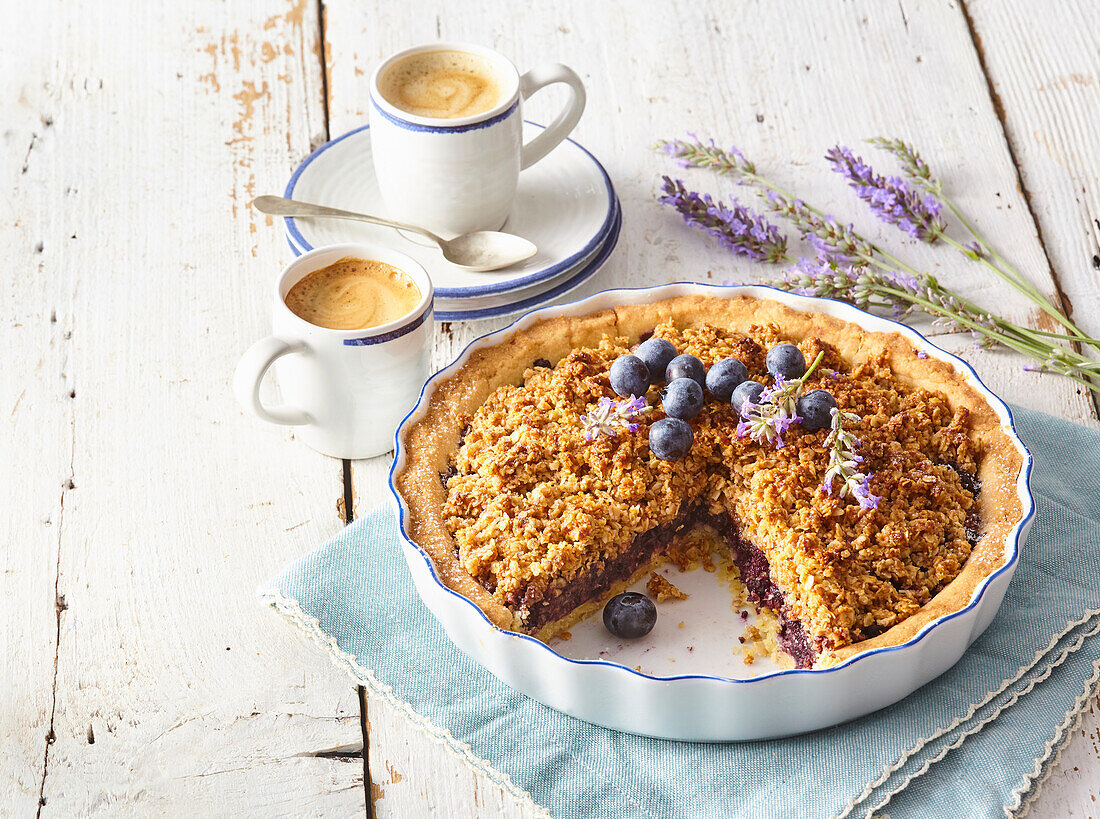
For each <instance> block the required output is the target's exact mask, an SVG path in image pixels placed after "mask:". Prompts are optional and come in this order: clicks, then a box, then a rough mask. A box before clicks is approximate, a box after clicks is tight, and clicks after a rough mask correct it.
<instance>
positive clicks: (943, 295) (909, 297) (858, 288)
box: [772, 256, 1001, 348]
mask: <svg viewBox="0 0 1100 819" xmlns="http://www.w3.org/2000/svg"><path fill="white" fill-rule="evenodd" d="M772 284H774V285H775V286H777V287H779V288H781V289H783V290H790V291H791V292H794V293H797V294H799V295H800V296H818V297H820V298H826V299H837V300H838V301H846V302H848V303H849V304H853V305H855V306H856V307H858V308H860V309H861V310H869V309H871V308H885V307H888V308H891V309H892V310H893V311H894V315H895V317H898V318H900V317H903V316H905V315H907V314H908V313H909V312H910V311H912V310H913V308H914V307H917V308H920V309H921V310H922V311H924V312H925V313H927V314H929V315H930V316H932V323H933V324H935V325H936V326H939V327H944V328H946V329H948V330H950V331H951V332H953V333H960V332H967V331H969V332H970V333H971V335H972V336H973V337H974V343H975V344H976V345H978V346H981V347H986V348H989V347H992V346H993V345H994V344H995V343H996V341H997V337H998V336H999V335H1000V334H1001V327H1000V326H999V325H998V322H997V319H996V318H995V317H994V316H992V315H991V314H989V313H986V312H983V311H980V310H976V309H974V308H973V307H972V306H971V305H969V304H968V303H966V302H964V301H963V300H962V299H961V298H960V297H959V296H958V295H956V294H955V293H953V292H951V291H950V290H948V289H947V288H945V287H943V286H942V285H940V283H939V282H938V281H936V280H935V279H933V278H932V277H931V276H923V275H922V276H920V277H917V276H913V275H911V274H909V273H900V272H898V271H889V270H882V269H878V268H873V267H871V266H870V265H867V264H860V265H841V264H838V263H837V262H836V261H835V260H833V259H830V258H827V257H825V256H819V257H818V259H817V260H810V259H799V260H798V262H797V263H796V264H795V265H794V266H793V267H791V268H789V269H788V270H787V271H785V272H784V274H783V277H782V279H780V280H778V281H773V282H772Z"/></svg>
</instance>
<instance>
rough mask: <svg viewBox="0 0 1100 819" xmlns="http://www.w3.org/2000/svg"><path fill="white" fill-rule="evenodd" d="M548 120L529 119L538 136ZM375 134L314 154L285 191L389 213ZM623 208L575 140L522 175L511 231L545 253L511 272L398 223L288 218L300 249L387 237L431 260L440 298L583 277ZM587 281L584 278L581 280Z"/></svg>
mask: <svg viewBox="0 0 1100 819" xmlns="http://www.w3.org/2000/svg"><path fill="white" fill-rule="evenodd" d="M541 129H542V126H541V125H536V124H534V123H530V122H525V123H524V135H525V138H526V139H530V138H531V137H532V136H533V135H534V134H536V133H537V132H538V131H540V130H541ZM370 151H371V147H370V132H369V130H368V126H366V125H364V126H363V127H361V128H357V129H355V130H354V131H349V132H348V133H346V134H344V135H343V136H341V137H337V138H336V139H334V140H332V141H331V142H327V143H325V144H324V145H322V146H321V147H320V148H318V149H317V150H316V151H314V152H313V153H312V154H310V155H309V157H307V158H306V160H305V161H304V162H303V163H302V164H301V165H299V166H298V169H297V170H296V171H295V172H294V175H293V176H292V177H291V178H290V182H289V183H288V184H287V187H286V192H285V196H287V197H288V198H293V199H300V200H302V201H305V202H314V203H317V204H321V205H329V206H331V207H337V208H344V209H346V210H353V211H359V212H361V213H371V214H376V215H380V216H385V209H384V206H383V204H382V201H381V197H380V195H379V193H378V185H377V182H376V180H375V176H374V166H373V164H372V162H371V152H370ZM616 213H617V205H616V198H615V192H614V189H613V187H612V185H611V180H610V178H608V176H607V172H606V171H605V170H604V169H603V166H602V165H600V163H599V162H598V161H597V160H596V159H595V157H593V156H592V155H591V154H590V153H588V151H586V150H585V149H584V148H582V147H581V146H580V145H578V144H577V143H576V142H574V141H573V140H570V139H567V140H565V141H564V142H562V143H561V145H559V146H558V147H557V148H555V149H554V150H553V151H551V152H550V153H549V154H548V155H547V156H546V158H545V159H543V160H542V161H541V162H539V163H538V164H536V165H534V166H532V167H531V168H529V169H527V170H525V171H524V172H523V173H522V174H520V178H519V187H518V188H517V190H516V200H515V204H514V205H513V209H512V213H511V215H510V216H509V217H508V221H507V222H506V223H505V225H504V228H503V229H504V230H506V231H508V232H510V233H515V234H518V235H520V236H523V237H524V238H526V239H530V240H531V241H532V242H534V243H535V244H536V245H537V246H538V248H539V252H538V253H537V254H535V256H533V257H532V258H530V259H528V260H527V261H525V262H522V263H520V264H518V265H515V266H513V267H511V268H508V269H507V270H505V271H497V272H492V273H474V272H470V271H467V270H462V269H461V268H458V267H455V266H454V265H451V264H448V263H447V262H445V261H444V260H443V258H442V256H441V255H440V253H439V251H438V249H436V248H434V247H425V246H424V245H421V244H419V243H418V242H416V241H413V240H412V239H409V238H406V237H405V235H404V234H401V233H398V232H397V231H394V230H392V229H390V228H384V227H378V226H376V225H368V224H363V223H359V222H347V221H341V220H337V219H285V220H284V221H285V223H286V232H287V238H288V239H289V240H290V244H291V247H292V248H294V249H295V251H296V252H305V251H308V250H312V249H313V248H314V247H319V246H321V245H326V244H335V243H339V242H385V243H387V244H390V245H392V246H393V247H394V249H395V250H400V251H401V252H403V253H407V254H408V255H409V256H412V257H413V258H414V259H416V260H417V261H418V262H420V263H421V264H423V265H424V267H425V268H426V269H427V271H428V273H429V275H430V276H431V277H432V280H433V281H434V282H435V286H436V291H435V292H436V297H437V298H440V299H448V300H454V299H466V298H476V297H482V296H499V295H501V294H503V293H507V292H510V291H513V290H518V289H520V288H526V287H531V286H533V285H537V284H545V283H547V282H549V281H550V280H553V279H556V278H558V277H565V276H568V275H569V274H570V273H572V274H574V276H575V275H576V274H577V271H578V265H579V264H581V263H583V262H584V261H585V260H586V259H588V258H591V257H592V256H593V254H597V253H598V252H599V251H600V250H601V248H602V247H603V246H604V245H605V244H606V240H607V238H608V235H609V233H610V232H611V231H612V228H613V226H614V223H615V219H616V218H617V217H616ZM578 283H579V282H578Z"/></svg>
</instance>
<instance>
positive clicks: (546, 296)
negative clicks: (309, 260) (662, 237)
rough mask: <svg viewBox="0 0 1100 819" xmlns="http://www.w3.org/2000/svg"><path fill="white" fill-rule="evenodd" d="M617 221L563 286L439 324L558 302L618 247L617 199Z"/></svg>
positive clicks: (617, 209) (446, 317) (443, 316)
mask: <svg viewBox="0 0 1100 819" xmlns="http://www.w3.org/2000/svg"><path fill="white" fill-rule="evenodd" d="M612 212H613V217H614V221H613V222H612V224H611V230H610V231H609V233H608V235H607V238H606V241H605V242H604V244H603V246H602V247H600V249H599V250H597V251H596V253H595V254H594V255H593V256H592V258H591V259H589V260H588V262H587V263H585V264H584V265H583V266H582V267H581V269H580V270H578V271H577V272H576V273H575V274H574V275H572V276H570V277H569V278H568V279H566V280H565V281H563V282H561V283H560V284H557V285H555V286H554V287H552V288H550V289H549V290H545V291H543V292H542V293H536V294H535V295H533V296H529V297H528V298H526V299H521V300H520V301H516V302H512V303H511V304H501V305H497V306H495V307H485V308H482V309H480V310H477V309H474V310H443V311H439V310H437V311H435V320H436V321H476V320H478V319H490V318H498V317H500V316H509V315H512V314H513V313H518V312H519V311H521V310H530V309H531V308H533V307H540V306H542V305H543V304H545V303H546V302H548V301H551V300H553V299H556V298H557V297H558V296H561V295H563V294H565V293H568V292H569V291H570V290H572V289H574V288H576V287H580V286H581V285H582V284H583V283H584V282H586V281H588V280H589V279H590V278H592V276H594V275H595V274H596V272H597V271H599V269H600V268H601V267H603V266H604V263H605V262H606V261H607V259H608V257H609V256H610V255H611V251H613V250H614V249H615V246H616V245H617V244H618V243H619V230H620V229H621V228H622V225H623V213H622V207H621V205H620V204H619V200H618V197H616V198H615V200H614V207H613V208H612ZM286 242H287V244H288V245H290V249H291V250H292V251H293V252H294V255H295V256H301V255H302V254H303V253H304V252H305V251H303V250H302V249H301V248H300V247H298V246H297V245H296V244H294V241H293V240H292V239H291V238H290V236H287V237H286ZM438 292H439V291H438V290H437V291H436V293H438Z"/></svg>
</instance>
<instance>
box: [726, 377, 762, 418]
mask: <svg viewBox="0 0 1100 819" xmlns="http://www.w3.org/2000/svg"><path fill="white" fill-rule="evenodd" d="M762 392H764V385H763V384H761V383H760V382H759V381H742V382H741V383H740V384H738V385H737V388H736V389H734V391H733V395H732V396H731V397H730V403H731V404H732V405H733V408H734V409H735V410H737V411H738V412H741V408H742V407H743V406H745V402H746V401H748V402H750V403H752V404H757V403H759V402H760V393H762Z"/></svg>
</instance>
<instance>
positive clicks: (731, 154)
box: [653, 132, 756, 177]
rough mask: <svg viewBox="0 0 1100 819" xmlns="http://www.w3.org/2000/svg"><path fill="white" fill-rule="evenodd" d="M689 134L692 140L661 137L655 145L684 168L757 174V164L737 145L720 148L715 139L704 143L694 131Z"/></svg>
mask: <svg viewBox="0 0 1100 819" xmlns="http://www.w3.org/2000/svg"><path fill="white" fill-rule="evenodd" d="M688 136H689V137H691V139H692V141H691V142H688V141H686V140H683V139H661V140H658V141H657V143H656V144H655V145H654V146H653V147H654V148H656V149H657V150H659V151H663V152H664V153H666V154H668V155H669V156H670V157H672V158H673V159H675V160H676V162H677V164H679V165H680V167H682V168H706V169H708V170H712V171H715V172H716V173H720V174H730V175H733V176H738V177H740V176H755V175H756V166H755V165H754V164H753V163H752V162H750V161H749V160H747V159H746V158H745V155H744V154H743V153H741V151H740V150H738V149H737V147H736V146H733V147H731V148H730V149H729V150H725V149H722V148H719V147H718V145H717V144H716V143H715V142H714V140H713V139H711V140H708V141H707V142H706V143H704V142H702V141H701V140H700V139H699V138H698V137H697V136H695V134H693V133H690V132H689V133H688Z"/></svg>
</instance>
